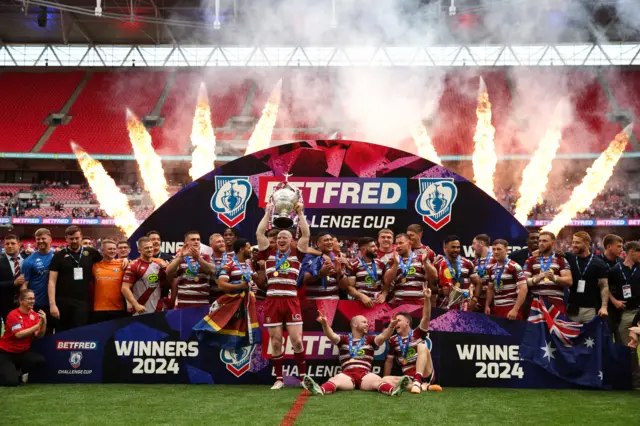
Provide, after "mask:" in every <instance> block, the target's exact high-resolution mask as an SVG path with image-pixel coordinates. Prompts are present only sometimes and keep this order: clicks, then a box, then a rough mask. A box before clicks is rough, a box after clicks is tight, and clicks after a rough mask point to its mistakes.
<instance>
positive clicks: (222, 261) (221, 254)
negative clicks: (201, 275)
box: [209, 234, 233, 301]
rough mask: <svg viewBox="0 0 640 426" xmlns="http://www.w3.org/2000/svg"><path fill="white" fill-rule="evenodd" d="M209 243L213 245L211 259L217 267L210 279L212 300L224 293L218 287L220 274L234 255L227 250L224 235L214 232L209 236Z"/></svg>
mask: <svg viewBox="0 0 640 426" xmlns="http://www.w3.org/2000/svg"><path fill="white" fill-rule="evenodd" d="M209 245H210V246H211V250H212V251H213V254H212V256H211V261H212V263H213V267H214V269H215V272H214V274H213V276H212V277H211V280H210V285H211V288H210V289H209V296H210V297H209V298H210V300H211V301H214V300H216V299H217V298H218V297H220V296H222V295H223V294H224V291H222V290H221V289H220V288H219V287H218V282H217V280H218V277H219V276H220V271H221V270H222V267H223V266H224V265H226V264H227V262H229V260H230V259H231V258H232V257H233V252H231V253H229V252H227V246H226V244H225V242H224V237H223V236H222V235H220V234H212V235H211V236H210V237H209Z"/></svg>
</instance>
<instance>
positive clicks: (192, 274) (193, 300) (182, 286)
mask: <svg viewBox="0 0 640 426" xmlns="http://www.w3.org/2000/svg"><path fill="white" fill-rule="evenodd" d="M200 257H202V260H204V261H205V262H208V263H212V262H211V257H209V255H207V254H203V255H201V256H200ZM190 260H191V267H192V268H195V267H196V263H195V261H194V259H190ZM177 279H178V295H177V299H176V308H190V307H193V306H203V305H209V303H210V302H209V290H210V287H211V285H210V284H209V280H210V279H211V277H210V276H209V275H207V274H205V273H204V271H203V270H202V267H199V268H198V269H197V270H195V271H191V270H189V267H188V265H187V262H186V260H185V261H183V262H182V263H180V266H179V267H178V274H177Z"/></svg>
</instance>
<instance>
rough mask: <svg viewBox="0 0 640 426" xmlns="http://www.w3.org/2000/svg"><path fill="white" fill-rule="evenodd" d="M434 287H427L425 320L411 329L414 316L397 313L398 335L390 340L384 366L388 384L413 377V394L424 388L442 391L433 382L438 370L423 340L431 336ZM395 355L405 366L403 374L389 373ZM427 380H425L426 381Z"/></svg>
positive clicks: (403, 366) (423, 314)
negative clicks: (432, 293)
mask: <svg viewBox="0 0 640 426" xmlns="http://www.w3.org/2000/svg"><path fill="white" fill-rule="evenodd" d="M430 301H431V290H430V289H428V288H425V289H424V305H423V307H422V319H420V325H419V326H418V328H416V329H413V330H412V329H411V315H409V314H408V313H406V312H398V313H397V314H395V315H394V320H395V321H396V323H397V324H396V333H397V334H396V335H395V336H393V337H391V339H389V354H388V355H387V362H386V363H385V365H384V377H383V380H384V381H385V383H389V384H391V385H397V384H398V383H399V382H400V381H401V380H402V378H404V377H407V376H410V377H412V378H413V381H412V383H409V384H408V385H407V386H409V387H410V388H411V393H421V392H422V391H434V392H442V388H441V387H440V386H439V385H436V384H433V381H434V379H435V376H436V374H435V371H434V370H433V360H432V359H431V352H429V349H428V348H427V345H426V344H425V342H424V339H425V338H426V337H427V335H428V330H429V320H430V319H431V302H430ZM394 358H395V359H396V360H398V363H400V365H401V367H402V374H404V376H402V377H399V376H389V374H390V373H391V366H392V364H393V360H394ZM423 381H425V383H423Z"/></svg>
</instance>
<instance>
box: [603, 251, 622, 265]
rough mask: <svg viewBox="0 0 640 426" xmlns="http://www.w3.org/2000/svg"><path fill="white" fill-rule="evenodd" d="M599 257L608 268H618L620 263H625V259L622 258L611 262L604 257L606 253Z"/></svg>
mask: <svg viewBox="0 0 640 426" xmlns="http://www.w3.org/2000/svg"><path fill="white" fill-rule="evenodd" d="M598 257H599V258H600V259H602V260H603V261H604V263H606V264H607V266H608V267H609V268H613V267H614V266H616V265H617V264H618V263H622V262H624V259H623V258H621V257H616V259H615V260H614V261H611V260H609V259H608V258H607V256H605V255H604V253H603V254H599V255H598Z"/></svg>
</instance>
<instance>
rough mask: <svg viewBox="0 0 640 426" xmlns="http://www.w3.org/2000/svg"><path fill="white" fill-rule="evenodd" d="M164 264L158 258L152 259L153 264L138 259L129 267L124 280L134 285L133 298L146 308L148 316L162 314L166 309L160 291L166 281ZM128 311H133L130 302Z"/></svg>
mask: <svg viewBox="0 0 640 426" xmlns="http://www.w3.org/2000/svg"><path fill="white" fill-rule="evenodd" d="M163 262H164V261H163V260H162V259H157V258H152V259H151V262H145V261H144V260H142V259H141V258H138V259H136V260H133V261H131V262H130V263H129V265H127V269H126V270H125V272H124V276H123V278H122V281H123V282H125V283H128V284H132V287H131V292H132V293H133V297H135V298H136V300H137V302H138V303H139V304H141V305H143V306H144V307H145V309H146V313H148V314H149V313H152V312H160V311H162V310H163V308H164V306H163V303H162V294H161V289H160V287H162V286H163V285H164V284H165V281H166V273H165V270H164V268H163V267H162V263H163ZM127 310H129V312H132V311H133V307H132V306H130V304H129V302H128V301H127Z"/></svg>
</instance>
